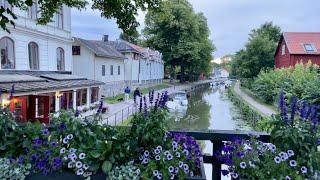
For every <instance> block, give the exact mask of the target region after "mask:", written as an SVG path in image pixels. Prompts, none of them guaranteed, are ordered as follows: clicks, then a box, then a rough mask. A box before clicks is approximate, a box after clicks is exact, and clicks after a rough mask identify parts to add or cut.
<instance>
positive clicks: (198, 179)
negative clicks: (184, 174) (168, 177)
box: [186, 158, 207, 180]
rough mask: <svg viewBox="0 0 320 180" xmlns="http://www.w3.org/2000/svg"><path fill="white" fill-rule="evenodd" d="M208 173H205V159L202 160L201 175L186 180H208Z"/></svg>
mask: <svg viewBox="0 0 320 180" xmlns="http://www.w3.org/2000/svg"><path fill="white" fill-rule="evenodd" d="M206 179H207V178H206V173H205V171H204V163H203V159H202V158H201V164H200V175H196V176H194V177H188V178H186V180H206Z"/></svg>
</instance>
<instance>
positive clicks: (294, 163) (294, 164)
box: [289, 160, 297, 167]
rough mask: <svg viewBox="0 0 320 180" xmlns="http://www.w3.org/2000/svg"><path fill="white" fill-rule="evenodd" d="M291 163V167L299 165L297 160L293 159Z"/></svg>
mask: <svg viewBox="0 0 320 180" xmlns="http://www.w3.org/2000/svg"><path fill="white" fill-rule="evenodd" d="M289 164H290V166H291V167H296V166H297V161H295V160H291V161H290V162H289Z"/></svg>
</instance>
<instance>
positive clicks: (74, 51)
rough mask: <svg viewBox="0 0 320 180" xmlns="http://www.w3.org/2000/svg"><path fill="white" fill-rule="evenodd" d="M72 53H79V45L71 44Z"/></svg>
mask: <svg viewBox="0 0 320 180" xmlns="http://www.w3.org/2000/svg"><path fill="white" fill-rule="evenodd" d="M72 55H80V46H72Z"/></svg>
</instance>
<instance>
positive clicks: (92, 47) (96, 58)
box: [72, 38, 125, 96]
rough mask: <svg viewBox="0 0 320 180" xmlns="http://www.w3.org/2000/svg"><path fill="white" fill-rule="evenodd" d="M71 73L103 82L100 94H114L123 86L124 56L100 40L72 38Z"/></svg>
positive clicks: (121, 89)
mask: <svg viewBox="0 0 320 180" xmlns="http://www.w3.org/2000/svg"><path fill="white" fill-rule="evenodd" d="M72 49H73V50H72V55H73V74H75V75H79V76H84V77H87V78H88V79H93V80H97V81H102V82H104V83H105V85H103V87H102V94H103V95H105V96H114V95H117V94H119V93H121V92H122V91H123V89H124V88H125V66H124V60H125V56H124V55H122V53H121V52H119V51H117V50H116V49H115V48H114V47H113V46H111V45H109V44H108V43H106V42H104V41H101V40H85V39H81V38H74V43H73V47H72Z"/></svg>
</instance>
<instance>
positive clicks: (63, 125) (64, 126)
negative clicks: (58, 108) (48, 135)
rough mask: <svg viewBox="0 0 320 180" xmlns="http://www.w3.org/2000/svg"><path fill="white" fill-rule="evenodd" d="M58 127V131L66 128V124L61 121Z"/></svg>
mask: <svg viewBox="0 0 320 180" xmlns="http://www.w3.org/2000/svg"><path fill="white" fill-rule="evenodd" d="M58 129H59V130H60V131H64V130H65V129H67V126H66V125H65V124H64V123H61V124H60V125H59V127H58Z"/></svg>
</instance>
